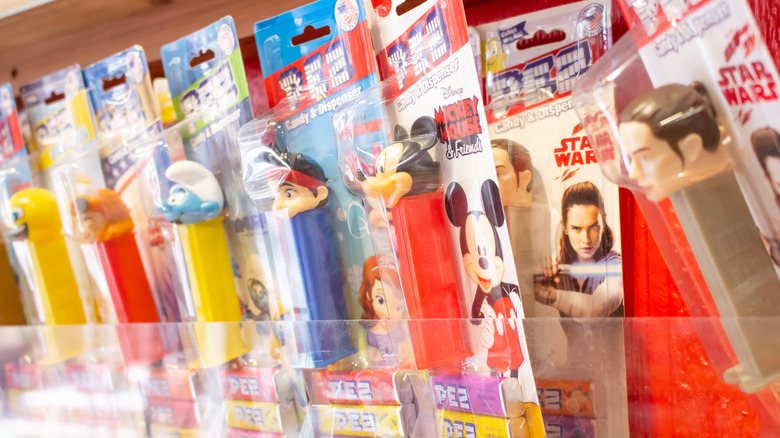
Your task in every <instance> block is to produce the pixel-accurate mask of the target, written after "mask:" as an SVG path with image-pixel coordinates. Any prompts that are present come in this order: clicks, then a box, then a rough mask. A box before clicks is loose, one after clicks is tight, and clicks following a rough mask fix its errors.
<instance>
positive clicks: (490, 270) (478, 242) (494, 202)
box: [445, 180, 524, 374]
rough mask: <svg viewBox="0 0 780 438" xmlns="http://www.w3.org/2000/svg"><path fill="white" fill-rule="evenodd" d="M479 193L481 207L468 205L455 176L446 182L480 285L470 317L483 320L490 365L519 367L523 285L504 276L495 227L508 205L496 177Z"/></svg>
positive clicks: (452, 214) (468, 262) (468, 266)
mask: <svg viewBox="0 0 780 438" xmlns="http://www.w3.org/2000/svg"><path fill="white" fill-rule="evenodd" d="M481 195H482V207H483V209H482V210H469V209H468V200H467V198H466V192H465V191H464V190H463V188H462V187H461V186H460V184H458V183H456V182H454V183H451V184H450V186H449V187H448V188H447V196H446V200H445V205H446V206H447V217H448V218H449V220H450V223H451V224H452V225H453V226H455V227H457V228H459V229H460V231H459V234H460V250H461V254H462V255H463V267H464V269H465V270H466V274H467V275H468V277H469V279H470V280H471V281H472V282H474V283H475V284H476V286H477V290H476V293H475V295H474V301H473V302H472V305H471V315H470V316H471V318H472V320H473V321H472V323H478V324H480V327H481V330H480V341H481V342H482V344H483V346H485V347H487V348H488V358H487V364H488V366H489V367H490V368H491V370H492V371H493V372H495V373H498V374H500V373H503V372H505V371H507V370H517V369H518V368H519V367H520V365H522V363H523V360H524V358H523V352H522V349H521V347H520V334H519V331H520V327H518V325H517V324H516V322H517V318H518V316H519V315H522V304H520V288H519V287H518V286H517V285H515V284H509V283H506V282H504V281H503V279H504V255H503V251H502V250H501V241H500V240H499V237H498V231H496V229H497V228H498V227H501V226H502V225H504V208H503V206H502V205H501V196H500V194H499V190H498V185H497V184H496V183H495V181H493V180H487V181H485V182H484V183H482V188H481ZM480 320H481V322H480Z"/></svg>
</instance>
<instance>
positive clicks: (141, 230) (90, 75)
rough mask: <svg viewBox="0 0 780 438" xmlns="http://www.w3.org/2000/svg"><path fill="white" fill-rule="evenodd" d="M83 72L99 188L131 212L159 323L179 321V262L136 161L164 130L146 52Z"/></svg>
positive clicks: (124, 54) (115, 57)
mask: <svg viewBox="0 0 780 438" xmlns="http://www.w3.org/2000/svg"><path fill="white" fill-rule="evenodd" d="M83 73H84V78H85V81H86V85H87V87H88V89H89V95H90V98H91V102H92V105H93V108H95V113H96V120H97V124H96V125H97V140H98V143H99V146H98V151H97V154H98V156H99V158H100V164H101V170H102V172H103V177H104V181H105V187H100V188H104V189H108V190H111V191H113V192H114V193H116V194H117V195H119V197H120V200H121V201H122V202H123V203H124V204H125V205H126V207H127V209H128V210H129V215H130V218H131V219H132V221H133V223H134V225H135V230H134V238H135V241H136V243H137V246H138V253H139V255H140V259H141V261H142V264H143V270H144V271H145V274H146V275H145V276H146V278H147V279H148V283H149V286H150V287H151V292H152V295H153V298H154V303H155V305H156V307H157V313H158V315H159V319H160V320H161V321H170V322H176V321H180V320H181V316H180V312H179V307H178V303H177V300H176V297H177V296H181V295H182V294H183V291H182V290H181V285H180V284H179V283H178V282H176V281H174V279H173V278H174V275H175V273H174V272H173V271H174V269H175V268H174V267H173V260H174V258H173V257H168V254H166V251H165V245H163V244H161V242H160V241H159V237H160V236H159V235H160V234H161V233H160V231H159V229H160V224H159V222H156V221H153V220H151V219H150V218H149V217H148V215H147V214H146V210H145V209H144V208H143V205H142V204H141V193H140V191H139V190H140V184H139V180H138V178H137V175H136V171H137V166H136V164H135V160H136V159H141V160H143V159H145V158H146V157H141V156H139V154H137V153H136V152H135V151H134V148H135V147H136V146H137V145H138V144H140V143H141V142H140V141H138V140H141V139H151V138H154V136H156V135H157V134H158V133H159V132H160V130H161V123H160V111H159V109H158V108H157V100H156V98H155V96H154V90H153V89H152V83H151V80H150V75H149V71H148V67H147V65H146V57H145V54H144V51H143V49H142V48H141V47H140V46H134V47H131V48H129V49H126V50H124V51H121V52H119V53H116V54H114V55H111V56H109V57H107V58H105V59H103V60H101V61H99V62H97V63H95V64H92V65H90V66H88V67H86V68H85V69H84V72H83ZM101 193H107V192H101ZM99 204H100V203H99ZM104 205H107V204H104ZM128 245H129V243H128ZM128 266H130V264H128ZM136 266H137V263H136ZM130 270H131V271H132V270H135V268H133V269H130ZM111 276H112V274H111V273H109V274H108V275H107V277H108V278H109V280H110V278H111ZM120 313H121V312H120ZM149 317H151V316H150V315H149V316H147V318H149ZM132 322H136V321H132Z"/></svg>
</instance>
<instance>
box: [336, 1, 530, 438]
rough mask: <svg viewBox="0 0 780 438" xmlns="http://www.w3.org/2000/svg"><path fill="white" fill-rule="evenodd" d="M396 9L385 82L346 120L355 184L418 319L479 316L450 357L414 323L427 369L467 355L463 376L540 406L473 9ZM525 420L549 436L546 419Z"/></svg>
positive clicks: (381, 48) (382, 62) (382, 57)
mask: <svg viewBox="0 0 780 438" xmlns="http://www.w3.org/2000/svg"><path fill="white" fill-rule="evenodd" d="M389 6H390V7H387V5H378V6H376V7H375V8H374V9H373V10H371V11H369V12H368V16H369V24H370V28H371V34H372V43H373V46H374V52H375V55H376V56H377V64H378V65H379V70H380V75H382V77H383V78H384V79H385V80H384V81H383V83H382V84H381V86H380V87H377V88H375V89H372V90H369V91H368V92H366V93H364V94H363V95H361V96H360V97H359V98H358V99H357V100H356V101H354V102H351V103H349V104H347V105H344V106H343V107H342V108H340V109H339V110H337V113H336V116H335V119H334V131H335V132H336V134H337V136H338V137H339V147H340V155H341V160H342V172H343V177H344V179H345V181H352V182H351V183H350V184H351V186H352V188H353V190H355V191H357V192H359V193H360V194H361V195H362V196H363V197H364V202H365V203H366V204H368V205H371V206H372V207H374V208H377V210H378V211H377V217H378V218H381V219H379V220H377V221H370V222H372V226H375V227H376V226H378V228H380V229H382V228H383V232H384V233H385V235H386V236H387V238H388V240H389V241H390V242H392V244H391V248H392V252H391V253H390V254H391V255H392V257H393V259H394V261H395V263H396V265H395V268H396V269H397V272H398V275H399V277H400V279H401V281H400V284H401V289H402V290H403V294H404V296H405V298H406V303H407V308H408V309H409V315H410V317H411V318H413V319H416V318H430V317H438V318H464V317H465V318H471V322H470V324H467V325H464V326H463V327H458V326H456V325H453V326H450V325H449V324H444V323H442V324H441V325H440V330H439V331H438V332H437V336H439V339H444V338H445V337H446V338H447V339H449V340H450V341H449V342H448V345H450V347H449V348H448V349H447V351H442V350H437V349H436V345H437V344H436V339H435V338H430V339H428V338H425V336H424V335H425V334H426V333H425V332H423V331H421V332H416V329H415V327H416V324H417V321H414V320H412V321H410V330H411V337H412V344H413V349H414V352H415V362H416V365H417V367H418V369H420V368H427V367H429V366H435V365H436V361H437V359H438V360H442V363H443V364H446V363H449V364H452V363H455V362H458V358H457V357H458V356H460V359H461V362H462V363H463V364H464V365H463V367H464V368H463V369H466V368H469V369H470V368H471V367H474V369H476V370H480V371H478V372H477V373H479V372H486V373H488V374H491V375H507V376H511V377H516V378H517V379H518V380H519V382H520V387H521V388H523V390H524V392H523V394H522V397H525V398H524V399H523V400H524V401H525V402H528V403H538V401H537V399H536V394H535V392H529V391H526V389H528V388H533V375H532V372H531V368H530V362H529V361H528V360H527V357H528V355H527V347H526V344H525V336H524V333H523V330H522V319H521V318H522V316H523V305H522V303H521V299H520V288H519V287H518V285H517V274H516V271H515V267H514V263H513V257H512V251H511V247H510V245H509V236H508V233H507V228H506V221H505V215H504V212H503V208H502V207H501V205H500V195H499V189H498V184H497V182H496V178H495V169H494V167H493V160H492V157H491V154H490V153H489V148H488V142H489V140H488V137H487V120H486V118H485V113H484V109H483V103H482V100H481V98H480V97H479V96H480V91H479V79H478V78H477V75H476V69H475V68H473V67H472V65H471V64H472V63H473V54H472V52H471V49H470V45H469V43H468V34H467V29H466V23H465V17H464V15H463V9H462V5H461V4H460V3H459V2H450V1H426V2H423V3H417V2H400V1H399V2H393V3H392V4H391V5H389ZM374 222H375V223H374ZM421 230H424V231H421ZM426 241H427V242H428V244H426ZM431 243H435V244H433V245H432V244H431ZM434 248H435V250H433V249H434ZM437 303H438V304H439V305H438V306H437ZM445 314H446V315H445ZM467 327H468V329H467V330H463V329H465V328H467ZM431 333H433V332H428V334H431ZM453 345H454V346H457V347H455V348H453V347H452V346H453ZM426 365H427V366H426ZM459 372H460V371H458V373H459ZM456 374H457V373H456ZM528 412H532V410H529V411H528ZM440 419H441V418H440ZM525 420H526V423H525V426H524V427H526V428H528V429H527V430H529V431H530V433H539V434H544V431H543V426H542V424H541V416H539V417H534V416H533V415H529V416H528V417H526V418H525Z"/></svg>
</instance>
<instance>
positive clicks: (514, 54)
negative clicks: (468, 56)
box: [477, 1, 611, 107]
mask: <svg viewBox="0 0 780 438" xmlns="http://www.w3.org/2000/svg"><path fill="white" fill-rule="evenodd" d="M610 12H611V3H610V2H603V1H600V2H592V1H578V2H574V3H570V4H566V5H563V6H557V7H552V8H546V9H542V10H539V11H536V12H531V13H528V14H523V15H519V16H517V17H512V18H507V19H504V20H501V21H496V22H492V23H486V24H481V25H479V26H477V30H478V31H479V35H480V39H481V44H482V52H483V56H482V74H483V76H484V77H485V84H486V87H485V89H486V95H487V102H488V103H494V101H496V100H504V101H507V104H508V105H510V104H517V101H518V100H521V101H523V102H524V103H525V105H526V106H528V107H531V106H534V105H535V104H537V103H539V102H541V101H544V100H547V99H548V98H549V97H550V94H553V95H565V94H569V93H570V92H571V90H572V89H573V88H574V83H575V81H576V77H577V75H578V74H579V73H582V72H584V70H587V66H588V65H590V64H591V62H592V61H593V60H595V59H598V58H599V57H600V56H601V54H602V53H604V51H606V50H607V49H608V48H609V42H610V41H611V35H610V32H611V29H610V25H611V20H610ZM550 54H552V55H554V56H552V57H551V56H549V55H550ZM495 103H497V102H495Z"/></svg>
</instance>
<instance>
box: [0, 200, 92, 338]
mask: <svg viewBox="0 0 780 438" xmlns="http://www.w3.org/2000/svg"><path fill="white" fill-rule="evenodd" d="M10 203H11V215H12V220H13V226H14V227H15V230H14V233H15V234H17V235H18V236H21V237H26V238H27V244H28V246H29V250H30V256H31V259H32V265H33V266H31V268H32V271H33V278H34V281H35V289H36V293H37V294H38V296H39V298H40V303H41V305H42V310H43V315H44V317H45V320H46V324H86V322H87V320H86V317H85V315H84V308H83V306H82V303H81V296H80V295H79V288H78V285H77V284H76V277H75V276H74V275H73V268H72V266H71V264H70V259H69V258H68V249H67V246H66V244H65V237H64V236H63V235H62V222H60V216H59V212H58V211H57V202H56V201H55V199H54V195H53V194H51V193H50V192H48V191H46V190H44V189H39V188H32V189H25V190H22V191H20V192H18V193H16V194H15V195H13V196H12V197H11V201H10Z"/></svg>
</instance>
